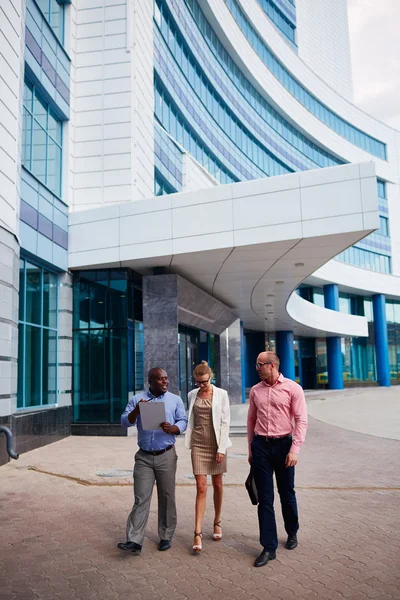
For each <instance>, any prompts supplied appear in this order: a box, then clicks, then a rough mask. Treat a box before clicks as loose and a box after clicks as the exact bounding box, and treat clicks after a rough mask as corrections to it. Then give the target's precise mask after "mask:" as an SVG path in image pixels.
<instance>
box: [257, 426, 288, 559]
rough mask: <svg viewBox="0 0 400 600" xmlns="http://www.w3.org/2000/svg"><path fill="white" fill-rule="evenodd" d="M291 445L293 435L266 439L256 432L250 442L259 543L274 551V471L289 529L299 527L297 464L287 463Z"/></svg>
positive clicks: (275, 546)
mask: <svg viewBox="0 0 400 600" xmlns="http://www.w3.org/2000/svg"><path fill="white" fill-rule="evenodd" d="M291 445H292V437H291V436H288V437H285V438H278V439H267V438H265V437H263V436H258V435H256V436H255V437H254V439H253V441H252V443H251V453H252V457H253V459H252V460H253V462H252V464H253V470H254V481H255V484H256V487H257V493H258V502H259V504H258V522H259V525H260V543H261V546H263V548H265V550H267V551H268V552H273V551H275V550H276V549H277V547H278V535H277V531H276V521H275V512H274V481H273V474H274V473H275V477H276V484H277V487H278V492H279V496H280V500H281V506H282V515H283V520H284V523H285V529H286V533H287V534H288V535H295V534H296V533H297V530H298V528H299V519H298V513H297V502H296V493H295V491H294V467H285V460H286V456H287V454H288V452H289V451H290V447H291Z"/></svg>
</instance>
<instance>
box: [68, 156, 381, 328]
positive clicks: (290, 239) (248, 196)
mask: <svg viewBox="0 0 400 600" xmlns="http://www.w3.org/2000/svg"><path fill="white" fill-rule="evenodd" d="M69 223H70V228H69V232H70V233H69V244H70V251H69V261H70V262H69V267H70V269H72V270H74V269H80V270H81V269H95V268H115V267H129V268H132V269H134V270H136V271H138V272H141V273H143V274H148V273H151V272H152V270H153V268H154V267H165V268H166V270H167V272H169V273H177V274H179V275H181V276H182V277H184V278H186V279H188V280H189V281H191V282H193V283H194V284H196V285H197V286H198V287H200V288H201V289H203V290H205V291H206V292H208V293H209V294H211V295H212V296H214V297H216V298H218V299H219V300H220V301H222V302H223V303H225V304H226V305H227V306H229V307H230V308H231V309H232V310H233V311H234V312H235V313H236V314H237V315H238V316H239V317H240V318H241V320H242V321H243V324H244V327H246V328H248V329H254V330H265V331H276V330H282V329H283V330H285V329H290V330H293V331H294V333H295V334H297V335H341V334H342V335H344V334H346V335H367V323H366V320H365V319H364V318H363V317H353V316H350V315H347V319H345V321H346V322H345V323H344V321H343V318H342V316H341V315H340V313H335V312H334V311H330V310H327V309H320V308H318V310H317V311H316V310H315V309H316V308H317V307H315V306H314V305H312V304H310V303H306V304H309V306H308V307H307V306H305V305H304V302H305V301H301V302H299V299H298V297H297V294H296V297H292V298H291V296H292V294H293V292H294V290H295V289H296V288H297V287H298V285H299V284H300V283H301V282H302V281H304V280H305V279H306V278H307V277H309V276H310V275H312V274H313V273H314V272H315V271H316V270H317V269H319V268H320V267H321V266H322V265H324V264H325V263H327V262H328V261H329V260H330V259H331V258H332V257H334V256H336V255H337V254H339V253H340V252H341V251H342V250H344V249H346V248H348V247H349V246H351V245H352V244H354V243H356V242H357V241H358V240H360V239H362V238H363V237H365V236H366V235H368V234H369V233H371V232H372V231H374V230H376V229H377V228H378V227H379V214H378V198H377V186H376V175H375V166H374V163H360V164H350V165H343V166H340V167H332V168H327V169H317V170H313V171H305V172H301V173H293V174H290V175H284V176H280V177H271V178H265V179H259V180H255V181H248V182H243V183H236V184H230V185H223V186H218V187H215V188H211V189H205V190H199V191H196V192H187V193H178V194H171V195H169V196H162V197H154V198H150V199H148V200H141V201H136V202H128V203H123V204H118V205H114V206H105V207H103V208H99V209H93V210H87V211H82V212H76V213H71V214H70V219H69ZM307 309H308V310H307ZM321 311H323V312H322V313H321Z"/></svg>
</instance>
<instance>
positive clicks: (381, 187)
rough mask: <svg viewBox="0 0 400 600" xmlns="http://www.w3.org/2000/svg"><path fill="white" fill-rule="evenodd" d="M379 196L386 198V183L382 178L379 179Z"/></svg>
mask: <svg viewBox="0 0 400 600" xmlns="http://www.w3.org/2000/svg"><path fill="white" fill-rule="evenodd" d="M377 186H378V196H379V198H386V183H385V182H384V181H382V180H381V179H378V180H377Z"/></svg>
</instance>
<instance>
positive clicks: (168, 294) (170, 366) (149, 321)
mask: <svg viewBox="0 0 400 600" xmlns="http://www.w3.org/2000/svg"><path fill="white" fill-rule="evenodd" d="M143 326H144V371H145V378H146V382H147V372H148V371H149V369H151V368H153V367H161V368H162V369H164V370H165V371H166V372H167V373H168V377H169V391H170V392H172V393H174V394H179V354H178V278H177V275H149V276H145V277H143Z"/></svg>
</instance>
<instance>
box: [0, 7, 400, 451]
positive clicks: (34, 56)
mask: <svg viewBox="0 0 400 600" xmlns="http://www.w3.org/2000/svg"><path fill="white" fill-rule="evenodd" d="M0 10H1V15H0V16H1V19H0V30H1V37H0V51H1V56H2V60H3V66H4V69H2V73H1V75H0V76H1V78H2V80H3V81H4V83H5V84H6V85H2V86H0V109H1V110H0V125H1V128H2V129H1V130H2V131H3V133H4V135H2V136H0V149H1V154H0V177H1V182H2V185H1V186H0V208H1V212H0V233H1V238H0V244H1V245H2V249H3V250H2V252H1V264H2V271H1V276H0V285H1V290H2V295H1V312H0V325H1V332H2V335H1V338H0V342H1V344H2V350H1V352H0V361H1V363H0V364H1V365H3V366H2V369H1V371H0V372H1V377H2V394H1V395H0V422H1V423H5V424H8V425H11V426H12V427H13V429H14V431H15V432H16V435H17V449H18V450H19V451H20V452H21V451H24V450H28V449H30V448H31V447H36V446H37V445H39V444H43V443H46V442H47V441H48V440H49V439H53V438H54V435H58V436H62V435H66V434H67V433H68V431H69V427H70V422H71V421H72V422H73V423H74V428H75V430H76V431H78V432H85V433H90V432H91V431H92V432H95V433H99V432H101V431H102V427H103V428H106V429H107V430H108V431H110V428H112V427H113V424H115V423H117V422H118V420H119V414H120V412H121V410H122V409H123V408H124V407H125V404H126V401H127V399H128V397H129V395H130V394H131V393H133V392H137V391H138V390H141V389H143V387H145V385H146V381H145V379H146V378H145V373H146V370H147V369H148V368H149V367H150V366H154V364H159V365H160V366H163V367H164V368H165V369H166V370H168V372H169V375H170V379H171V388H172V389H173V391H179V392H180V393H181V394H182V395H183V397H184V396H185V395H186V393H187V391H188V390H189V389H190V387H191V385H192V384H193V381H192V367H193V364H195V363H196V362H197V361H198V360H200V359H201V358H207V359H208V360H209V361H210V362H211V363H212V364H213V366H214V368H215V371H216V373H217V380H218V383H219V384H220V385H222V386H225V387H227V388H228V389H229V391H230V395H231V398H232V401H233V402H242V401H244V400H245V398H246V389H247V388H248V387H249V386H251V385H252V384H253V383H255V381H256V375H255V372H254V362H255V358H256V356H257V354H258V353H259V352H260V351H262V350H263V349H264V348H270V349H276V350H277V352H278V353H279V354H280V355H281V357H282V358H283V361H282V370H283V372H284V374H285V375H287V376H289V377H292V378H296V379H297V380H298V381H299V382H300V383H301V384H302V385H303V387H305V388H315V387H330V388H341V387H344V386H357V385H385V386H386V385H393V384H397V383H399V381H400V279H399V276H400V229H399V227H398V223H399V222H400V220H399V218H400V214H399V210H400V208H399V207H400V197H399V196H400V194H399V174H400V173H399V164H400V160H399V158H400V133H399V132H397V131H395V130H393V129H391V128H390V127H388V126H386V125H384V124H383V123H381V122H379V121H377V120H376V119H374V118H373V117H371V116H370V115H368V114H366V113H364V112H363V111H361V110H359V109H358V108H357V107H356V106H355V105H354V104H353V102H352V77H351V63H350V44H349V34H348V19H347V1H346V0H337V2H335V3H332V2H330V1H329V0H296V2H295V1H294V0H224V1H221V0H154V1H148V0H132V1H131V2H128V3H127V2H125V1H124V0H72V2H71V1H70V0H64V1H63V0H18V1H17V2H11V0H6V1H5V3H3V6H2V7H1V9H0ZM99 365H101V369H99ZM33 429H35V431H36V434H35V435H33ZM22 431H24V432H25V433H24V435H22ZM52 436H53V437H52ZM1 460H4V457H3V459H2V449H1V448H0V461H1Z"/></svg>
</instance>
